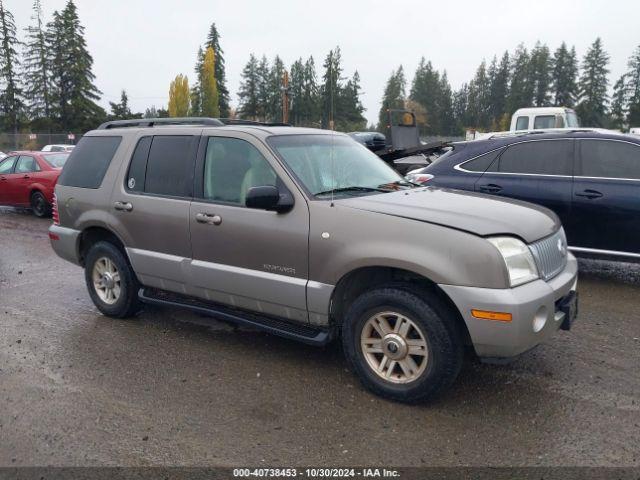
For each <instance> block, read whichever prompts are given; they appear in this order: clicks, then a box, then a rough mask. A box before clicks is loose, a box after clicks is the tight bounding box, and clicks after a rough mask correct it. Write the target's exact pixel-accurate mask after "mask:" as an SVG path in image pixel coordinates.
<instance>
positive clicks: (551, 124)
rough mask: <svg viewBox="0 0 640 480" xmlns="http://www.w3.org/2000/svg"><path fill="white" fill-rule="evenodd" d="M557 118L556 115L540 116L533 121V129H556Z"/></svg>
mask: <svg viewBox="0 0 640 480" xmlns="http://www.w3.org/2000/svg"><path fill="white" fill-rule="evenodd" d="M555 126H556V117H555V115H538V116H537V117H536V119H535V120H534V121H533V129H534V130H539V129H541V128H555Z"/></svg>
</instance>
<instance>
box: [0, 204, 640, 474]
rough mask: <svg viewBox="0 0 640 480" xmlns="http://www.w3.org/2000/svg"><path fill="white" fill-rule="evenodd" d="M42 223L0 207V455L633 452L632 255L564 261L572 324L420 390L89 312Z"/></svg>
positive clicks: (327, 357)
mask: <svg viewBox="0 0 640 480" xmlns="http://www.w3.org/2000/svg"><path fill="white" fill-rule="evenodd" d="M49 224H50V220H40V219H37V218H35V217H33V216H32V215H31V214H29V213H27V212H23V211H19V210H14V209H9V208H2V207H0V329H1V332H0V405H1V406H2V408H0V466H19V465H69V466H70V465H126V466H146V465H197V466H205V465H217V466H237V465H242V466H246V465H252V466H261V465H262V466H266V465H269V466H302V465H335V466H337V465H383V466H425V465H437V466H450V465H473V466H480V465H489V466H501V465H517V466H529V465H543V466H556V465H572V466H575V465H586V466H640V266H638V265H629V264H612V263H606V262H595V261H581V262H580V267H581V273H580V280H579V292H580V300H581V305H580V315H579V318H578V322H577V324H576V325H575V328H574V329H573V330H572V331H571V332H558V334H557V335H556V336H555V337H554V338H553V339H552V341H550V342H549V343H547V344H544V345H542V346H540V347H538V348H537V349H536V350H534V351H532V352H529V353H528V354H526V355H524V356H522V357H521V358H519V359H518V360H517V361H515V362H514V363H512V364H509V365H506V366H493V365H483V364H478V363H474V362H467V364H466V365H465V367H464V369H463V371H462V373H461V375H460V377H459V379H458V381H457V383H456V384H455V385H454V387H453V388H452V389H451V390H450V391H449V392H447V393H446V394H445V395H444V396H442V397H441V398H440V399H438V400H437V401H436V402H435V403H431V404H428V405H419V406H407V405H402V404H397V403H392V402H389V401H385V400H382V399H380V398H377V397H375V396H373V395H371V394H370V393H368V392H366V391H365V390H364V389H363V388H362V387H361V386H360V385H359V383H358V381H357V379H356V378H355V376H354V374H353V373H351V372H349V371H348V370H347V365H346V362H345V359H344V358H343V356H342V352H341V350H340V347H339V345H338V344H336V345H332V346H329V347H327V348H325V349H315V348H313V347H308V346H305V345H299V344H296V343H294V342H291V341H287V340H283V339H280V338H278V337H274V336H270V335H267V334H263V333H259V332H255V331H251V330H247V329H240V328H236V327H234V326H232V325H229V324H227V323H222V322H219V321H216V320H215V319H211V318H208V317H204V316H198V315H195V314H192V313H189V312H185V311H182V310H173V309H169V310H161V309H156V308H147V309H146V310H145V311H144V313H142V314H141V315H140V316H139V318H137V319H134V320H113V319H109V318H106V317H104V316H102V315H101V314H99V313H98V311H97V310H96V308H95V307H94V306H93V304H92V303H91V301H90V299H89V296H88V294H87V291H86V288H85V285H84V277H83V271H82V270H81V269H80V268H78V267H75V266H73V265H71V264H69V263H66V262H64V261H63V260H61V259H59V258H58V257H56V256H55V255H54V253H53V251H52V250H51V248H50V246H49V240H48V238H47V228H48V226H49Z"/></svg>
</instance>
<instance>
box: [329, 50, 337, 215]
mask: <svg viewBox="0 0 640 480" xmlns="http://www.w3.org/2000/svg"><path fill="white" fill-rule="evenodd" d="M329 99H330V100H329V101H330V104H331V106H330V109H329V128H330V129H331V156H330V159H331V206H332V207H333V206H334V205H333V196H334V190H335V188H336V171H335V167H334V155H333V149H334V138H335V131H334V123H333V52H332V54H331V59H330V61H329Z"/></svg>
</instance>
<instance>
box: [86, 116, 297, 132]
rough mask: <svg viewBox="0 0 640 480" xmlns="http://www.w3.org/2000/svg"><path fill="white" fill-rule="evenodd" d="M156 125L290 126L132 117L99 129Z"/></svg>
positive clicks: (250, 121)
mask: <svg viewBox="0 0 640 480" xmlns="http://www.w3.org/2000/svg"><path fill="white" fill-rule="evenodd" d="M156 125H205V126H209V127H222V126H224V125H255V126H262V127H290V126H291V125H290V124H289V123H283V122H257V121H254V120H243V119H241V118H210V117H168V118H132V119H130V120H112V121H110V122H104V123H103V124H102V125H100V126H99V127H98V130H109V129H112V128H133V127H155V126H156Z"/></svg>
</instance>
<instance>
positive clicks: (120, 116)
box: [109, 90, 142, 120]
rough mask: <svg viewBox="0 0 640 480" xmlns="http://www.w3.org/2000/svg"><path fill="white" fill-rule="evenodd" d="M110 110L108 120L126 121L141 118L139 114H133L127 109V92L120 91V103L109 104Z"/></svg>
mask: <svg viewBox="0 0 640 480" xmlns="http://www.w3.org/2000/svg"><path fill="white" fill-rule="evenodd" d="M109 107H110V108H111V115H109V119H110V120H128V119H130V118H141V117H142V115H141V114H139V113H133V112H132V111H131V108H130V107H129V97H128V96H127V92H126V91H124V90H122V92H121V93H120V103H114V102H109Z"/></svg>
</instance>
